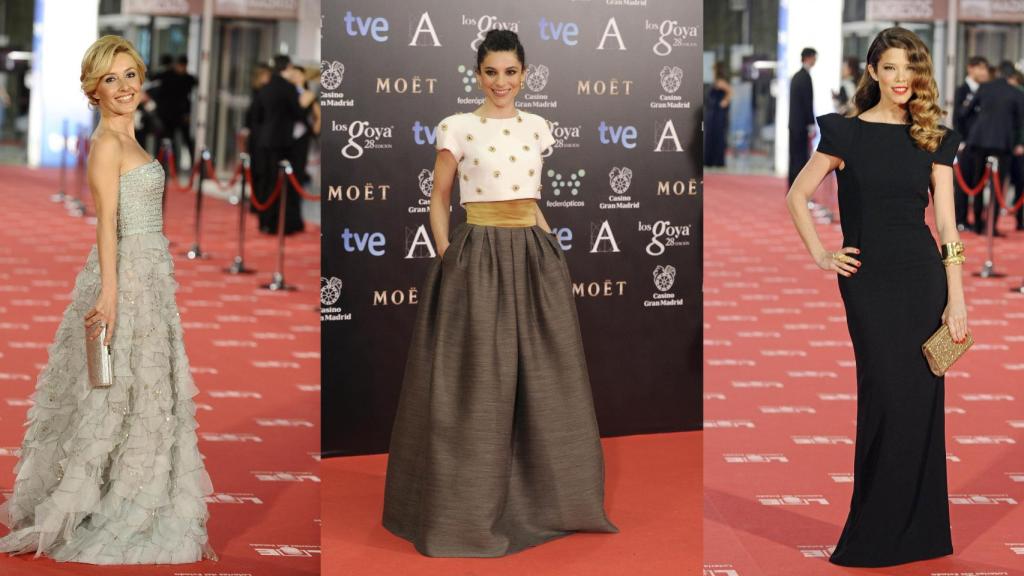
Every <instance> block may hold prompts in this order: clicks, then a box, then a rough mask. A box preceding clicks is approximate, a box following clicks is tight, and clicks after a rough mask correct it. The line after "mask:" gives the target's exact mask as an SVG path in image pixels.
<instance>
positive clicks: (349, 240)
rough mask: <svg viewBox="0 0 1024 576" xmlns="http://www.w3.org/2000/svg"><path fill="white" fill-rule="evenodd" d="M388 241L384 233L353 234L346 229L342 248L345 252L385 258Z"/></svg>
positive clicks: (343, 232)
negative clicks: (366, 253) (364, 253)
mask: <svg viewBox="0 0 1024 576" xmlns="http://www.w3.org/2000/svg"><path fill="white" fill-rule="evenodd" d="M386 242H387V240H386V239H385V238H384V233H383V232H362V233H360V232H353V231H351V230H349V229H348V228H345V230H344V231H342V233H341V247H342V249H343V250H345V252H369V253H370V255H371V256H383V255H384V252H385V248H384V245H385V243H386Z"/></svg>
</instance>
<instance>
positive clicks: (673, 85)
mask: <svg viewBox="0 0 1024 576" xmlns="http://www.w3.org/2000/svg"><path fill="white" fill-rule="evenodd" d="M658 80H659V82H660V83H661V91H662V94H658V99H657V100H652V101H651V109H652V110H665V109H673V110H679V109H683V110H686V109H689V108H690V101H689V100H685V101H684V100H683V97H682V95H680V94H676V92H678V91H679V89H680V88H681V87H682V85H683V69H682V68H680V67H679V66H662V68H661V72H660V73H659V75H658Z"/></svg>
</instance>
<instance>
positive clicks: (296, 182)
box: [287, 171, 320, 202]
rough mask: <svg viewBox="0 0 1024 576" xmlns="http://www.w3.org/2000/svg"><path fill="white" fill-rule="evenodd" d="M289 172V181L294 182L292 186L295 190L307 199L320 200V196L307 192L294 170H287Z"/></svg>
mask: <svg viewBox="0 0 1024 576" xmlns="http://www.w3.org/2000/svg"><path fill="white" fill-rule="evenodd" d="M287 174H288V181H289V182H291V183H292V188H294V189H295V191H296V192H298V193H299V196H301V197H303V198H305V199H306V200H311V201H313V202H316V201H318V200H320V196H315V195H313V194H310V193H308V192H306V190H305V189H304V188H303V187H302V184H299V180H298V179H297V178H296V177H295V173H294V172H290V171H289V172H287Z"/></svg>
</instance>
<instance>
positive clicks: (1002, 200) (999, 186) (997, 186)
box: [992, 172, 1024, 214]
mask: <svg viewBox="0 0 1024 576" xmlns="http://www.w3.org/2000/svg"><path fill="white" fill-rule="evenodd" d="M998 176H999V173H998V172H997V173H996V174H995V177H994V178H993V180H992V183H993V186H992V188H993V189H994V190H995V196H996V201H997V202H999V205H1000V206H1001V207H1002V208H1003V210H1006V211H1007V212H1009V213H1010V214H1016V212H1017V210H1020V208H1021V206H1024V194H1022V193H1021V191H1020V190H1018V191H1017V201H1016V202H1014V204H1013V206H1007V205H1006V197H1005V196H1004V195H1003V181H1002V180H1000V179H999V178H998Z"/></svg>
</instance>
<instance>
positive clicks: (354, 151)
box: [331, 120, 395, 160]
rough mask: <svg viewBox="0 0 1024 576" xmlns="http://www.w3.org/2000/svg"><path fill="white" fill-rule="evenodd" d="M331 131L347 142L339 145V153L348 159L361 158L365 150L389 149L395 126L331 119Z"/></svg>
mask: <svg viewBox="0 0 1024 576" xmlns="http://www.w3.org/2000/svg"><path fill="white" fill-rule="evenodd" d="M331 132H338V133H341V134H342V135H343V136H345V137H347V138H348V142H347V143H346V144H345V145H344V146H342V147H341V155H342V156H343V157H345V158H348V159H349V160H355V159H356V158H361V157H362V156H363V153H365V152H366V151H367V150H389V149H391V148H393V145H392V144H391V138H392V136H394V132H395V127H394V126H393V125H392V126H374V125H372V124H370V123H369V122H367V121H366V120H353V121H352V122H349V123H347V124H346V123H344V122H337V121H334V120H332V121H331Z"/></svg>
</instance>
